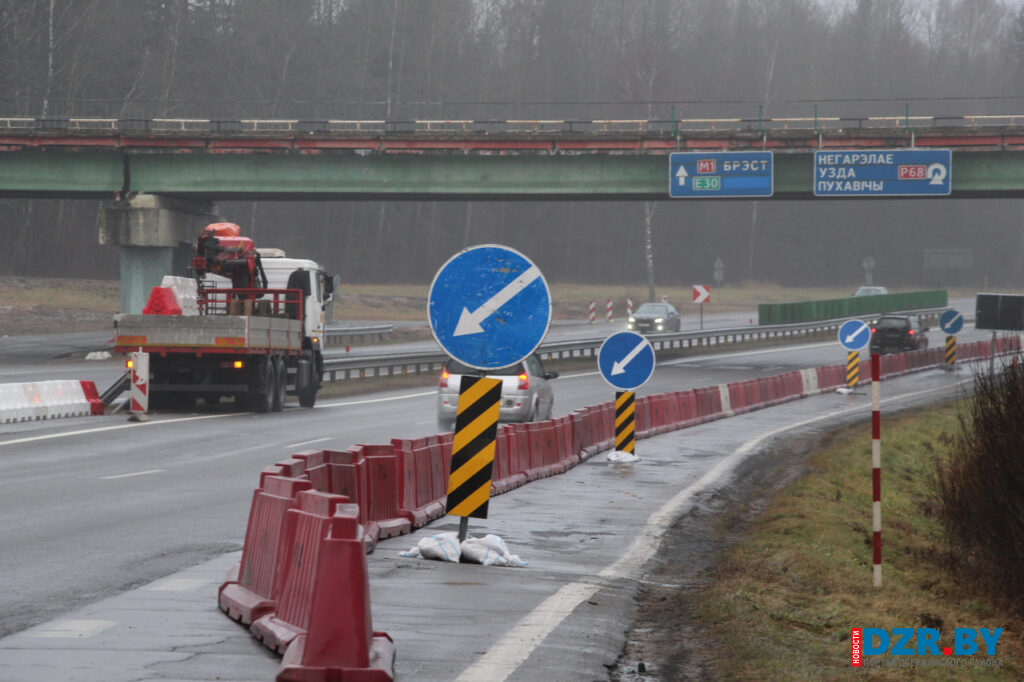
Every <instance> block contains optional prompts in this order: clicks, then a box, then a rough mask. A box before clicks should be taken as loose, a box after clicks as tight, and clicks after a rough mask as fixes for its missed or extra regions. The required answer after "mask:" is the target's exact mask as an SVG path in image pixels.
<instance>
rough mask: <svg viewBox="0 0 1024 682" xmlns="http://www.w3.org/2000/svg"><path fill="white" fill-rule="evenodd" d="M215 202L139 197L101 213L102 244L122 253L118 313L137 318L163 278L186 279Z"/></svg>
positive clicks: (213, 217)
mask: <svg viewBox="0 0 1024 682" xmlns="http://www.w3.org/2000/svg"><path fill="white" fill-rule="evenodd" d="M217 220H218V218H217V217H216V215H214V209H213V202H209V201H185V200H181V199H172V198H170V197H165V196H160V195H158V194H138V195H136V196H134V197H132V198H131V199H129V200H127V201H120V202H117V203H115V204H114V205H112V206H108V207H106V208H104V209H102V210H101V211H100V215H99V229H100V244H114V245H117V246H119V247H121V312H123V313H141V312H142V309H143V308H144V307H145V305H146V302H147V301H148V300H149V294H150V292H151V291H152V289H153V287H155V286H157V285H159V284H160V281H161V280H162V279H163V277H164V275H185V274H186V271H187V270H188V267H189V263H190V261H191V257H192V248H193V245H194V244H195V240H196V237H198V236H199V231H200V230H202V229H203V228H204V227H205V226H206V225H208V224H209V223H212V222H217Z"/></svg>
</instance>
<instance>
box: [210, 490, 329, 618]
mask: <svg viewBox="0 0 1024 682" xmlns="http://www.w3.org/2000/svg"><path fill="white" fill-rule="evenodd" d="M309 488H310V482H309V481H305V480H302V479H297V478H283V477H280V476H266V477H264V478H263V480H262V481H261V482H260V487H259V488H257V489H256V491H255V492H254V493H253V496H252V506H251V508H250V511H249V525H248V527H247V528H246V530H245V546H244V548H243V550H242V561H241V562H240V563H239V567H238V569H237V574H236V575H235V576H234V577H233V578H232V577H229V579H228V581H227V582H225V583H224V584H223V585H221V587H220V591H219V592H218V598H217V602H218V604H219V605H220V608H221V610H222V611H224V612H225V613H226V614H228V616H230V617H231V618H233V619H235V620H237V621H240V622H242V623H245V624H246V625H248V624H249V623H252V622H253V621H254V620H256V619H258V618H260V617H261V616H263V615H264V614H267V613H270V612H271V611H272V610H273V609H274V606H275V603H276V599H277V595H278V593H279V587H280V585H279V583H278V577H279V576H278V574H277V569H278V566H277V563H276V562H277V554H278V550H279V548H280V547H281V546H282V542H283V541H284V539H285V537H284V531H285V529H284V519H285V514H286V513H287V511H288V510H289V509H291V508H292V507H293V506H294V504H295V498H296V496H297V495H298V494H299V493H300V492H302V491H304V490H309Z"/></svg>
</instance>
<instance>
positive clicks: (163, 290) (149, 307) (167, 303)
mask: <svg viewBox="0 0 1024 682" xmlns="http://www.w3.org/2000/svg"><path fill="white" fill-rule="evenodd" d="M142 314H143V315H181V308H180V307H179V306H178V299H177V298H175V296H174V292H173V291H171V290H170V289H169V288H168V287H153V291H151V292H150V294H149V301H148V302H147V303H146V307H144V308H143V309H142Z"/></svg>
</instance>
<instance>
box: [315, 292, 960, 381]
mask: <svg viewBox="0 0 1024 682" xmlns="http://www.w3.org/2000/svg"><path fill="white" fill-rule="evenodd" d="M945 310H947V308H931V309H927V310H914V311H908V314H913V315H920V316H922V317H926V318H931V317H935V316H937V315H938V314H939V313H941V312H943V311H945ZM882 314H883V313H875V314H872V315H864V316H861V317H860V318H859V319H865V320H869V319H874V318H875V317H878V316H879V315H882ZM884 314H886V315H892V314H897V313H884ZM848 319H850V318H842V319H837V320H820V321H816V322H802V323H799V324H776V325H765V326H757V327H735V328H728V329H705V330H703V331H689V332H669V333H665V334H650V335H648V337H647V338H648V339H649V340H650V342H651V345H653V346H654V350H655V352H658V351H669V350H684V349H688V348H704V347H712V346H721V345H724V344H738V343H752V342H754V343H756V342H768V341H773V340H781V339H790V338H793V337H801V336H802V337H811V336H822V335H825V334H830V333H831V334H837V333H838V331H839V327H841V326H842V324H843V323H844V322H846V321H847V320H848ZM605 338H606V337H605V336H602V337H600V338H593V339H577V340H572V341H552V342H550V343H544V344H541V346H540V347H539V348H538V349H537V353H538V355H540V356H541V359H543V360H563V359H571V358H595V359H596V358H597V352H598V350H599V349H600V348H601V344H602V343H604V341H605ZM447 360H448V354H447V353H445V352H444V351H442V350H440V349H438V350H435V351H420V352H407V353H389V354H383V353H382V354H380V355H370V356H361V357H357V358H330V359H325V360H324V375H325V379H326V380H327V381H331V382H335V381H345V380H348V379H364V378H371V377H393V376H407V375H409V374H422V373H424V372H439V371H440V370H441V368H442V366H443V365H444V363H445V362H446V361H447Z"/></svg>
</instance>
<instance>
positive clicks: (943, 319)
mask: <svg viewBox="0 0 1024 682" xmlns="http://www.w3.org/2000/svg"><path fill="white" fill-rule="evenodd" d="M939 327H940V328H941V329H942V331H944V332H946V334H947V336H946V355H945V358H946V364H947V365H949V369H953V366H954V365H955V364H956V335H957V334H958V333H959V332H960V330H961V329H963V328H964V316H963V315H961V314H960V313H959V312H958V311H956V310H947V311H946V312H944V313H942V315H940V316H939Z"/></svg>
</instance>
